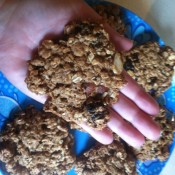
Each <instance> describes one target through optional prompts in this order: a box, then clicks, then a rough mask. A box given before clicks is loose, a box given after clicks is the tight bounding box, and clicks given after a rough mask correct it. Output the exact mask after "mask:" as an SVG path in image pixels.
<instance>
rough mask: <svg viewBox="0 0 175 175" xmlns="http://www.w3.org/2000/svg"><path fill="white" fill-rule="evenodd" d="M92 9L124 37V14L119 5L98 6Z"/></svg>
mask: <svg viewBox="0 0 175 175" xmlns="http://www.w3.org/2000/svg"><path fill="white" fill-rule="evenodd" d="M92 8H93V9H94V10H95V11H96V12H97V13H98V14H99V15H100V16H101V17H102V19H103V20H104V22H106V23H108V24H109V25H110V26H111V27H112V28H113V29H115V31H117V32H118V33H119V34H121V35H124V33H125V31H126V26H125V24H124V23H123V20H122V18H123V14H122V11H121V10H120V8H119V6H117V5H112V4H111V5H102V4H101V5H96V6H92Z"/></svg>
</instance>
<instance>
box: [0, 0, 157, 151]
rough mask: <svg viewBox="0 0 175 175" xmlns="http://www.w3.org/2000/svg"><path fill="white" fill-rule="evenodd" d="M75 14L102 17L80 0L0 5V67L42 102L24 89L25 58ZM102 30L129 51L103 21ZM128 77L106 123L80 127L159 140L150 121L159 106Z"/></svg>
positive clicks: (99, 135)
mask: <svg viewBox="0 0 175 175" xmlns="http://www.w3.org/2000/svg"><path fill="white" fill-rule="evenodd" d="M77 19H80V20H81V19H90V20H94V21H95V20H100V19H101V18H100V16H98V14H97V13H96V12H95V11H93V10H92V9H91V8H90V7H89V6H88V5H87V4H86V3H85V2H84V1H83V0H74V1H72V0H66V1H65V0H59V1H58V0H37V1H36V0H25V1H21V0H13V1H12V0H6V1H3V3H1V4H0V70H1V71H2V72H3V73H4V74H5V76H6V77H7V78H8V80H9V81H10V82H11V83H12V84H14V85H15V86H16V87H17V88H19V89H20V90H21V91H22V92H24V93H25V94H27V95H28V96H30V97H32V98H34V99H36V100H38V101H40V102H42V103H44V102H45V100H46V97H43V96H42V97H41V96H37V95H35V94H34V93H32V92H30V91H29V90H28V89H27V86H26V84H25V82H24V79H25V77H26V74H27V61H28V60H29V59H31V57H32V54H33V52H35V50H36V49H37V47H38V45H39V44H40V43H41V41H42V40H44V39H52V38H54V37H57V38H60V37H61V36H62V35H63V30H64V26H65V25H66V24H67V23H68V22H70V21H72V20H77ZM105 29H106V31H107V32H108V33H109V35H110V37H111V41H112V42H113V43H114V44H115V46H116V49H117V50H118V51H127V50H129V49H131V47H132V41H130V40H128V39H126V38H124V37H122V36H120V35H119V34H117V33H116V32H115V31H114V30H113V29H112V28H110V27H109V26H108V25H107V24H105ZM124 76H125V77H126V80H127V81H128V83H127V85H126V86H125V87H123V88H122V89H121V92H120V96H119V101H118V102H117V103H116V104H114V105H113V106H112V107H111V112H110V117H111V118H110V121H109V122H108V124H107V128H105V129H103V130H101V131H97V130H94V129H92V128H90V127H89V126H87V125H86V124H85V123H82V124H81V125H80V126H81V127H83V129H84V130H85V131H87V132H88V133H89V134H91V135H92V136H93V137H94V138H95V139H96V140H97V141H99V142H101V143H103V144H110V143H111V142H112V141H113V134H112V132H114V133H116V134H118V135H119V136H120V137H121V138H122V139H123V140H125V141H126V142H127V143H128V144H130V145H131V146H133V147H136V148H139V147H140V146H141V145H142V144H143V143H144V141H145V137H147V138H148V139H152V140H157V139H158V138H159V136H160V128H159V126H157V125H156V124H155V123H154V122H153V116H154V115H156V114H157V113H158V112H159V106H158V104H157V103H156V102H155V101H154V99H153V98H152V97H151V96H149V95H148V94H147V93H146V92H145V91H144V90H143V89H142V88H141V87H140V86H139V85H138V84H137V83H136V82H135V81H134V80H133V79H132V78H131V77H130V76H129V75H127V73H126V72H124Z"/></svg>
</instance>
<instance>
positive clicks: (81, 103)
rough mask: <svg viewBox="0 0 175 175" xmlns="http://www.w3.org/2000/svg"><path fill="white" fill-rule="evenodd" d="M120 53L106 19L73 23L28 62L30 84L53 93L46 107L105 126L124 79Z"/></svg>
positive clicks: (74, 119) (79, 120) (75, 119)
mask: <svg viewBox="0 0 175 175" xmlns="http://www.w3.org/2000/svg"><path fill="white" fill-rule="evenodd" d="M120 57H121V55H120V54H119V53H116V51H115V47H114V45H113V44H112V43H111V42H110V39H109V35H108V33H107V32H106V31H105V30H104V27H103V24H100V23H93V22H88V21H82V22H72V23H70V24H68V25H67V26H66V27H65V30H64V39H63V40H59V41H58V42H57V43H56V42H55V43H54V42H53V41H51V40H46V41H44V42H42V44H41V45H40V47H39V48H38V54H37V55H36V56H35V57H34V58H33V59H32V60H30V61H29V68H28V77H27V78H26V83H27V85H28V88H29V89H30V90H31V91H33V92H35V93H37V94H42V95H43V94H47V95H49V98H48V100H47V101H46V104H45V107H44V110H45V111H49V112H52V113H54V114H57V115H59V116H60V117H62V118H63V119H64V120H66V121H68V122H72V123H73V122H75V123H82V122H86V123H87V124H88V125H89V126H91V127H93V128H96V129H102V128H104V127H105V126H106V123H107V121H108V120H109V111H108V106H109V105H111V104H112V103H115V102H117V100H118V94H119V90H120V88H121V87H122V86H123V85H124V84H125V80H124V78H123V76H122V75H121V72H122V70H123V67H122V61H121V58H120ZM116 63H117V64H116Z"/></svg>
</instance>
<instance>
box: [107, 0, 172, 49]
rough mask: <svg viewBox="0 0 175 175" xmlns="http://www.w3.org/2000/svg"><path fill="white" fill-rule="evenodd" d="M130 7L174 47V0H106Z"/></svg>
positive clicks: (167, 43)
mask: <svg viewBox="0 0 175 175" xmlns="http://www.w3.org/2000/svg"><path fill="white" fill-rule="evenodd" d="M108 1H111V2H113V3H116V4H119V5H121V6H123V7H126V8H127V9H130V10H131V11H133V12H134V13H136V14H137V15H138V16H140V17H142V18H143V19H144V20H145V21H147V22H148V23H149V24H150V25H151V26H152V27H153V28H154V30H155V31H156V32H157V33H158V35H159V36H160V37H161V38H162V39H163V41H165V43H166V45H170V46H171V47H173V48H174V49H175V10H174V9H175V0H108Z"/></svg>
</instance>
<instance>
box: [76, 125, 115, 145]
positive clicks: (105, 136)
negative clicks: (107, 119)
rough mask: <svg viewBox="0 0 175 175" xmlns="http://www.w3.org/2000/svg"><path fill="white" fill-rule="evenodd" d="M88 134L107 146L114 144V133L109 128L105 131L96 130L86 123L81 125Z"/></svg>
mask: <svg viewBox="0 0 175 175" xmlns="http://www.w3.org/2000/svg"><path fill="white" fill-rule="evenodd" d="M79 126H81V127H82V128H83V129H84V130H85V131H86V132H88V133H89V134H90V135H91V136H92V137H94V138H95V139H96V140H97V141H98V142H100V143H102V144H104V145H107V144H110V143H112V141H113V135H112V132H111V131H110V130H109V129H108V128H104V129H103V130H95V129H93V128H91V127H89V126H88V125H86V124H85V123H82V124H79Z"/></svg>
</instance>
